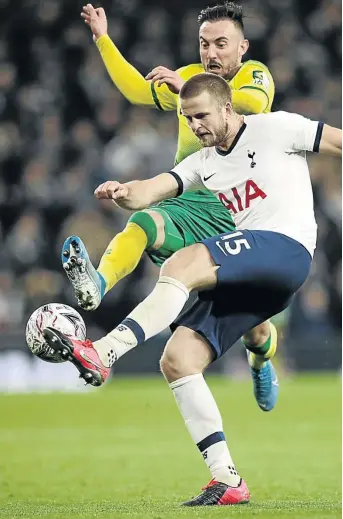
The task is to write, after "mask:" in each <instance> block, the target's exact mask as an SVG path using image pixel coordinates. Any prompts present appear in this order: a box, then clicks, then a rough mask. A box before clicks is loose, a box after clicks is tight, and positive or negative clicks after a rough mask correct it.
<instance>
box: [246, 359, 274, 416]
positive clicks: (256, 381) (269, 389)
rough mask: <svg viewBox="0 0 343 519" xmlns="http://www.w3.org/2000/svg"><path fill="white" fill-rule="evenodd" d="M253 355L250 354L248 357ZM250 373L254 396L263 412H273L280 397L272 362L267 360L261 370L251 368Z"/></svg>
mask: <svg viewBox="0 0 343 519" xmlns="http://www.w3.org/2000/svg"><path fill="white" fill-rule="evenodd" d="M249 355H251V354H250V353H248V357H249ZM250 373H251V377H252V381H253V385H254V395H255V398H256V401H257V404H258V406H259V408H260V409H262V411H271V410H272V409H274V407H275V406H276V402H277V399H278V396H279V382H278V379H277V376H276V372H275V370H274V368H273V365H272V363H271V361H270V360H267V361H266V362H265V363H264V364H263V366H262V367H261V368H260V369H254V368H252V367H251V366H250Z"/></svg>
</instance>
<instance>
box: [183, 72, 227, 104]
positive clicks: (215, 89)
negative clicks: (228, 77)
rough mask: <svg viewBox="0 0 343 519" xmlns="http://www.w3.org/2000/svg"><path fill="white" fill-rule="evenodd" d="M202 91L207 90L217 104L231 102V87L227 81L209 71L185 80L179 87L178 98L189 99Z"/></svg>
mask: <svg viewBox="0 0 343 519" xmlns="http://www.w3.org/2000/svg"><path fill="white" fill-rule="evenodd" d="M203 92H209V93H210V94H211V96H212V97H213V98H214V99H215V100H216V101H217V102H218V104H219V105H223V104H225V103H227V102H229V103H232V98H231V88H230V87H229V85H228V83H227V82H226V81H225V79H223V78H222V77H220V76H217V75H216V74H211V73H210V72H204V73H201V74H196V75H195V76H192V77H191V78H190V79H189V80H188V81H186V83H184V84H183V85H182V87H181V90H180V98H181V99H189V98H191V97H196V96H198V95H200V94H202V93H203Z"/></svg>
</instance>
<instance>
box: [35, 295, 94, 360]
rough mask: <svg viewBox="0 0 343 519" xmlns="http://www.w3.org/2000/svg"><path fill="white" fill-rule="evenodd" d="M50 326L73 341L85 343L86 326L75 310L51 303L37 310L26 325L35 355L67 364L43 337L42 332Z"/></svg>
mask: <svg viewBox="0 0 343 519" xmlns="http://www.w3.org/2000/svg"><path fill="white" fill-rule="evenodd" d="M48 326H51V327H52V328H56V330H58V331H60V332H62V333H64V334H65V335H67V336H68V337H70V338H72V339H78V340H80V341H84V340H85V338H86V325H85V323H84V320H83V319H82V317H81V315H80V314H79V313H78V312H77V311H76V310H74V308H71V307H70V306H68V305H63V304H61V303H49V304H48V305H43V306H41V307H40V308H37V310H35V311H34V312H33V314H32V315H31V317H30V318H29V320H28V322H27V325H26V333H25V335H26V343H27V345H28V347H29V348H30V350H31V351H32V353H33V354H34V355H37V357H39V358H40V359H42V360H45V361H47V362H65V359H63V358H62V357H61V356H60V355H59V354H58V353H56V352H55V351H54V350H53V349H52V348H51V347H50V346H49V345H48V344H47V342H46V341H45V339H44V337H43V333H42V332H43V330H44V328H47V327H48Z"/></svg>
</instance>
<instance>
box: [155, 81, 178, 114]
mask: <svg viewBox="0 0 343 519" xmlns="http://www.w3.org/2000/svg"><path fill="white" fill-rule="evenodd" d="M150 88H151V94H152V98H153V100H154V103H155V105H156V108H157V109H158V110H161V111H170V110H176V108H177V97H178V96H177V95H176V94H173V92H171V91H170V90H169V88H168V86H167V85H166V84H163V85H161V86H158V84H157V82H156V83H153V82H151V83H150Z"/></svg>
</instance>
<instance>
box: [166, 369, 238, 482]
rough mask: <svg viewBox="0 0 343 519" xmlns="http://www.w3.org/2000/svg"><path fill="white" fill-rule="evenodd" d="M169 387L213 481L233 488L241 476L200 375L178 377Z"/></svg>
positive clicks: (215, 406) (216, 411)
mask: <svg viewBox="0 0 343 519" xmlns="http://www.w3.org/2000/svg"><path fill="white" fill-rule="evenodd" d="M169 386H170V388H171V390H172V391H173V393H174V396H175V399H176V402H177V404H178V406H179V409H180V411H181V414H182V416H183V419H184V420H185V424H186V427H187V429H188V431H189V433H190V435H191V437H192V439H193V441H194V442H195V443H196V444H197V447H198V449H199V450H200V452H201V454H202V456H203V458H204V460H205V462H206V465H207V466H208V468H209V469H210V471H211V474H212V476H213V478H214V479H215V480H217V481H221V482H223V483H226V484H227V485H230V486H233V487H236V486H238V485H239V482H240V476H239V475H238V473H237V471H236V468H235V465H234V463H233V461H232V458H231V455H230V452H229V449H228V446H227V443H226V441H225V437H224V433H223V422H222V418H221V416H220V412H219V409H218V407H217V404H216V402H215V400H214V398H213V395H212V393H211V391H210V388H209V387H208V385H207V384H206V382H205V379H204V377H203V375H202V374H201V373H198V374H196V375H189V376H187V377H183V378H179V379H178V380H175V382H171V383H170V384H169Z"/></svg>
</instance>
